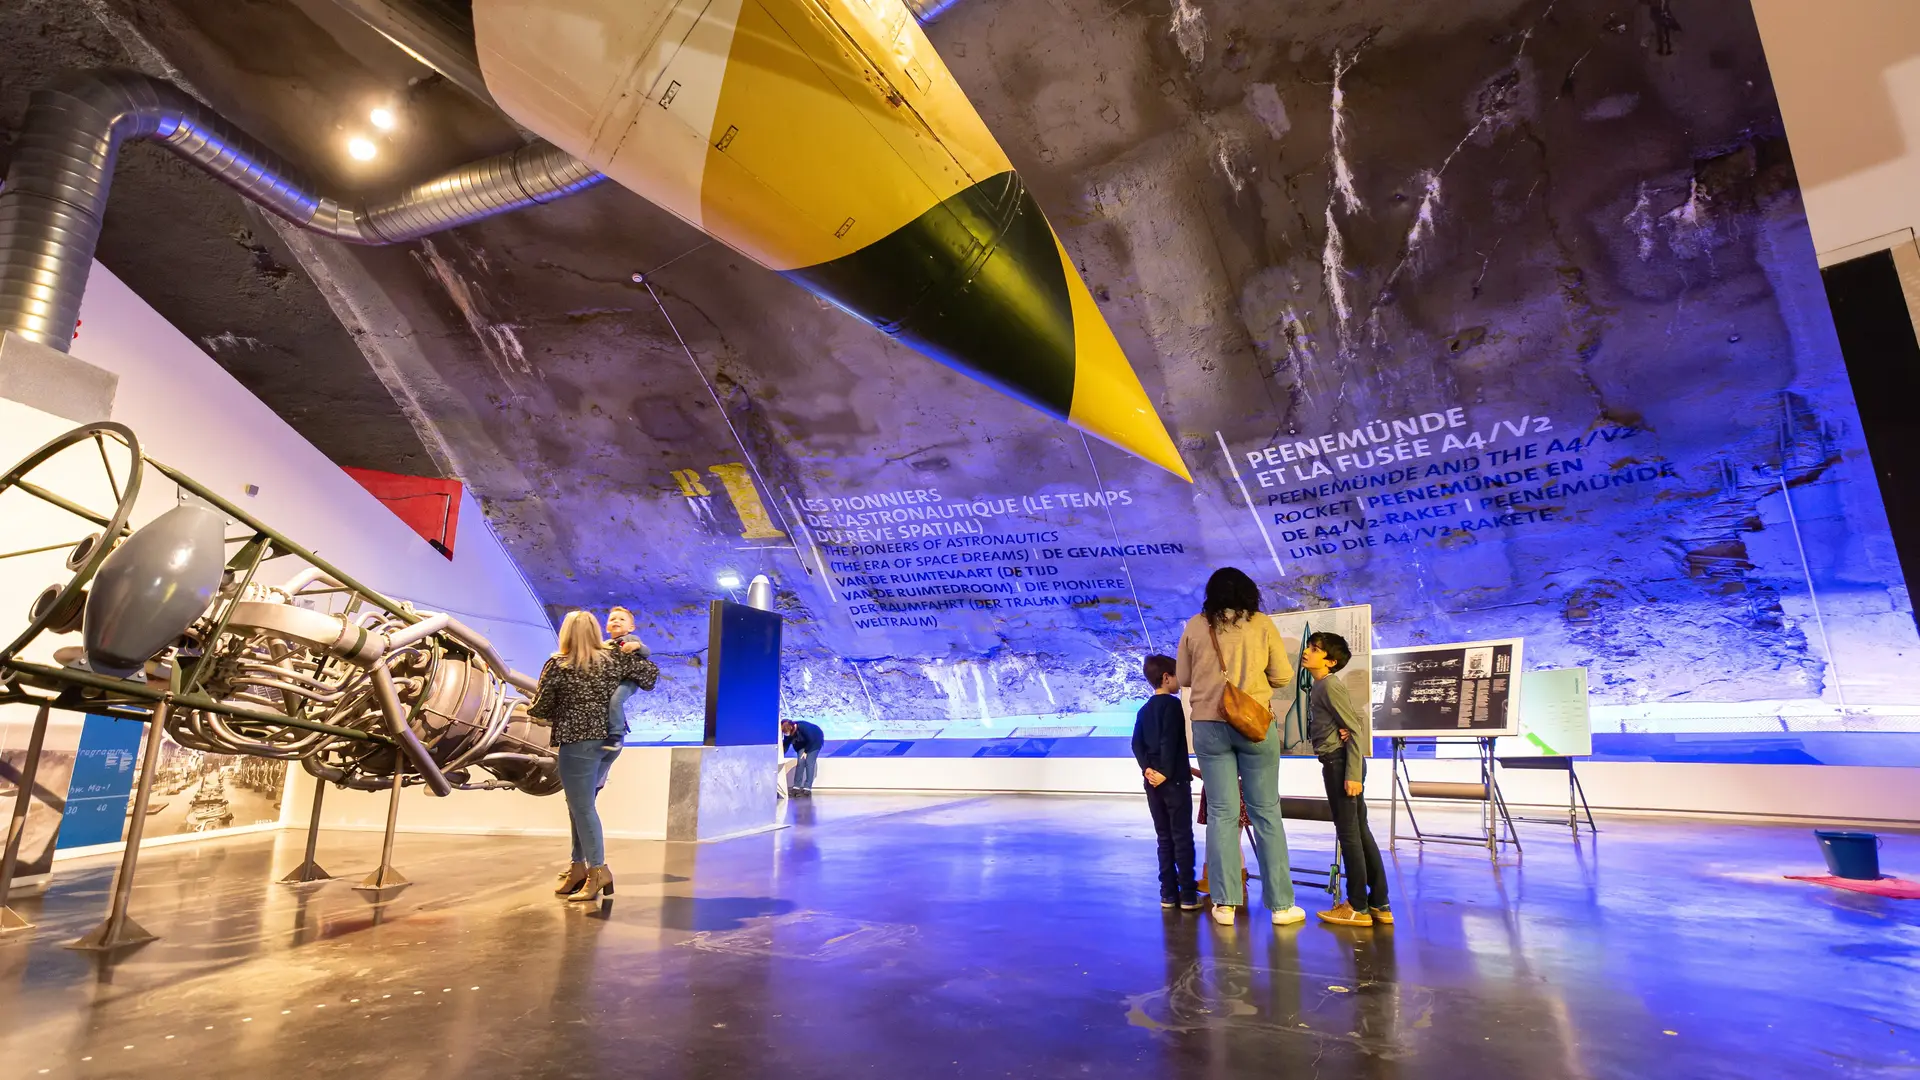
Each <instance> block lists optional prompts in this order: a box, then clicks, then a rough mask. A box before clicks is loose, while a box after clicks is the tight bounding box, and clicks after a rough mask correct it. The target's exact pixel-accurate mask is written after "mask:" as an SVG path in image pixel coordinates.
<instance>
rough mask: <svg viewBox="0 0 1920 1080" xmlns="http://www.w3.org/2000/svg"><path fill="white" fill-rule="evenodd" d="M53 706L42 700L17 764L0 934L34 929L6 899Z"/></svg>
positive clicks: (0, 868)
mask: <svg viewBox="0 0 1920 1080" xmlns="http://www.w3.org/2000/svg"><path fill="white" fill-rule="evenodd" d="M52 708H53V706H52V704H51V703H50V702H45V701H43V702H41V703H40V711H39V712H38V713H37V714H35V716H34V718H33V735H32V736H30V737H29V738H28V740H27V760H26V762H25V763H24V764H22V765H21V767H20V790H19V791H18V792H16V793H15V794H14V797H13V817H12V818H11V819H10V820H9V821H8V822H7V846H6V852H5V854H0V934H10V933H13V932H14V931H16V930H30V929H32V928H33V924H32V923H31V922H28V921H27V918H26V916H24V915H21V914H20V913H19V912H17V911H15V910H13V908H12V907H10V906H8V904H7V900H8V897H9V896H11V895H12V892H13V872H14V870H15V869H17V868H18V867H19V865H20V844H21V841H23V840H24V839H25V838H26V833H27V812H28V811H29V810H30V809H31V808H32V806H33V785H34V781H35V780H37V779H39V776H40V748H41V747H42V746H44V745H45V744H46V741H47V713H48V712H49V711H51V710H52Z"/></svg>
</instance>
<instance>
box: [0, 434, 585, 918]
mask: <svg viewBox="0 0 1920 1080" xmlns="http://www.w3.org/2000/svg"><path fill="white" fill-rule="evenodd" d="M96 455H97V457H98V470H99V471H104V474H105V475H104V483H102V482H101V480H100V479H95V480H94V482H93V483H92V484H91V485H85V484H81V485H75V484H74V483H73V481H74V478H75V476H76V475H78V474H77V472H76V459H78V461H79V462H85V461H86V460H87V459H90V458H93V457H94V456H96ZM149 469H151V470H152V472H154V473H158V474H159V475H160V476H161V477H162V478H164V479H166V480H169V481H172V482H173V484H174V485H176V486H177V488H178V492H179V494H178V498H179V504H178V505H177V506H175V507H174V508H172V509H170V510H168V511H166V512H165V513H162V514H160V515H159V516H158V517H156V518H154V519H153V520H152V521H150V522H148V523H147V524H146V525H144V526H141V527H139V528H137V529H136V528H134V527H132V526H131V525H130V523H129V522H130V518H131V516H132V514H133V511H134V508H135V506H136V504H137V502H138V500H139V499H140V496H141V492H142V481H143V479H145V477H146V475H147V471H148V470H149ZM63 481H64V483H63ZM75 486H80V487H89V488H90V491H74V490H68V491H64V492H63V491H60V490H56V488H57V487H68V488H71V487H75ZM103 492H110V493H111V496H112V497H113V498H115V499H116V502H115V505H114V506H113V508H112V509H111V510H108V511H104V512H102V511H96V510H94V509H90V508H89V505H88V502H87V500H88V499H89V498H91V497H95V496H96V495H97V494H99V493H103ZM0 515H3V516H4V517H5V519H6V520H8V521H9V523H10V524H11V525H13V526H17V531H15V530H14V529H10V532H14V533H15V535H20V536H32V537H36V538H38V537H45V536H48V535H58V534H59V533H60V532H61V531H62V530H63V529H65V530H78V529H83V528H91V529H94V530H95V531H92V532H89V533H87V534H86V535H85V536H83V537H81V538H79V539H77V540H71V541H67V542H64V543H39V544H34V545H33V546H30V547H28V548H25V549H23V550H19V551H14V552H9V553H6V554H5V555H0V558H5V559H20V558H26V557H31V556H40V557H42V560H43V561H44V560H50V559H54V558H55V557H58V556H62V555H64V559H63V560H61V561H62V562H63V567H62V569H63V571H64V573H65V574H66V579H65V580H64V581H63V582H56V583H54V584H51V585H49V586H48V587H47V588H46V589H45V590H44V591H43V592H42V593H41V594H40V595H39V596H38V597H37V598H36V599H35V601H34V603H33V605H32V608H31V610H30V611H29V612H28V621H27V624H26V626H25V628H24V629H22V630H21V631H20V632H19V633H18V634H17V635H15V636H14V637H13V639H12V641H11V642H10V643H9V644H8V645H6V646H5V648H3V649H0V703H24V704H32V705H37V706H39V707H40V712H39V718H38V721H37V725H36V726H37V727H39V728H42V729H44V727H45V724H46V719H47V711H48V710H49V709H63V710H71V711H75V712H84V713H87V714H90V715H95V716H106V717H112V718H115V719H124V720H134V721H141V722H145V723H148V724H151V725H153V728H154V732H150V734H149V737H148V738H147V740H146V741H147V751H146V757H145V761H146V765H145V768H144V770H143V774H142V776H141V778H140V793H139V794H138V795H136V797H135V811H134V813H133V815H132V822H133V824H132V826H131V831H130V833H129V836H128V839H127V846H126V857H125V858H126V861H125V862H124V863H123V869H122V874H121V879H120V884H119V885H117V886H116V888H115V901H114V912H113V914H112V915H110V917H109V919H108V922H107V924H104V925H103V927H102V928H101V929H102V933H101V934H100V935H99V940H98V941H96V942H95V943H94V945H95V946H99V947H105V946H108V945H117V944H124V943H126V941H127V940H128V938H127V933H128V932H127V931H126V930H125V926H126V925H128V924H127V923H126V920H125V895H124V894H125V891H126V887H128V886H130V879H131V872H132V866H133V860H134V858H135V856H136V854H137V850H138V848H139V842H140V827H141V824H142V823H143V822H144V819H145V817H146V814H145V812H144V806H145V803H146V800H147V795H148V793H149V791H150V787H151V783H152V774H153V772H154V765H155V762H156V760H157V749H158V747H159V745H160V739H159V738H157V737H156V734H157V731H159V730H164V731H165V732H166V734H167V735H169V736H170V737H171V738H172V739H173V740H174V741H175V742H176V743H178V744H179V745H180V746H183V747H186V748H188V749H192V750H199V751H203V752H207V753H215V754H243V755H251V756H254V757H264V758H282V759H294V760H298V761H299V762H300V763H301V765H302V767H303V768H305V769H306V770H307V771H308V772H309V773H311V774H312V775H314V776H315V777H318V778H319V779H320V780H321V781H324V782H326V783H332V784H336V785H339V786H341V787H348V788H356V789H360V790H365V791H381V790H391V791H392V792H393V794H394V796H395V801H394V803H392V804H390V806H389V815H388V839H387V843H388V847H387V855H386V857H385V858H383V861H382V866H381V869H380V870H379V871H376V872H375V878H377V879H379V880H378V881H377V882H376V883H375V884H376V885H377V886H378V887H382V888H384V887H389V886H391V885H392V884H397V883H399V882H401V881H403V880H404V879H399V878H398V877H397V875H395V874H394V872H393V871H392V869H391V866H390V865H389V862H390V858H391V844H392V828H393V822H394V817H393V814H394V810H395V807H397V797H398V793H399V790H400V788H401V787H402V786H403V785H420V786H424V787H425V788H427V790H429V791H431V792H432V793H433V794H435V795H440V796H444V795H447V794H449V793H450V792H451V791H453V790H454V789H455V788H459V789H465V790H473V789H514V790H519V791H523V792H526V793H528V794H533V795H551V794H553V793H555V792H557V791H559V790H560V780H559V774H558V770H557V765H556V762H555V757H554V752H553V749H552V747H551V746H550V744H549V739H548V731H547V729H546V728H545V727H544V726H541V725H539V724H536V723H535V722H534V721H532V720H530V719H528V717H527V716H526V704H527V703H526V699H524V698H522V697H521V696H519V694H518V693H517V691H524V692H526V693H528V694H531V693H532V692H533V691H534V689H535V686H536V684H535V681H534V680H533V679H532V678H530V677H528V676H526V675H523V674H521V673H519V672H517V671H514V670H512V669H511V668H510V667H508V666H507V664H506V663H505V662H504V661H503V660H502V659H501V658H500V656H499V654H498V652H496V651H495V649H494V647H493V645H492V644H491V643H490V642H489V641H488V640H487V638H485V637H484V636H482V635H480V634H479V633H477V632H475V631H474V630H472V629H471V628H469V627H467V626H465V625H463V624H462V623H461V622H460V621H459V620H458V619H455V618H453V617H452V616H450V615H447V614H444V613H433V612H424V611H419V610H416V609H415V608H414V607H413V606H412V605H411V604H409V603H407V602H405V601H402V600H395V599H392V598H389V597H387V596H385V595H383V594H381V593H380V592H378V591H376V590H374V589H372V588H369V587H368V586H366V585H363V584H361V583H359V582H358V581H356V580H354V578H352V577H351V576H349V575H348V574H347V573H345V572H344V571H342V570H340V569H339V568H337V567H335V566H333V565H332V564H330V563H328V562H326V561H324V560H322V559H321V558H320V557H319V556H317V555H315V554H313V553H312V552H310V551H308V550H306V549H305V548H303V547H301V546H300V545H299V544H298V543H296V542H294V541H293V540H290V539H288V538H287V537H285V536H283V535H281V534H280V533H278V532H276V531H274V530H273V529H272V528H271V527H269V526H267V525H266V524H264V523H262V522H260V521H259V520H258V519H256V518H254V517H253V516H251V515H249V514H248V513H246V512H245V511H244V510H241V509H240V508H239V507H236V506H234V505H233V504H232V503H230V502H228V501H227V500H225V499H223V498H221V497H220V496H218V495H216V494H215V493H214V492H213V491H212V490H210V489H208V488H207V487H205V486H203V485H201V484H199V483H197V482H195V481H194V480H193V479H192V478H190V477H188V476H185V475H184V474H182V473H180V472H179V471H177V470H175V469H173V468H170V467H169V466H167V465H164V464H162V463H160V462H157V461H153V460H151V459H149V458H147V457H145V456H144V455H142V453H141V451H140V444H139V440H138V439H137V437H136V436H135V435H134V433H133V432H132V431H131V430H130V429H128V428H127V427H126V426H124V425H121V424H116V423H111V422H98V423H93V424H87V425H84V426H81V427H78V428H75V429H73V430H72V431H69V432H67V433H66V434H64V435H62V436H60V437H59V438H56V439H54V440H53V441H52V442H49V443H48V444H47V445H45V446H43V447H41V448H40V449H39V450H37V451H35V452H34V453H33V454H31V455H29V456H28V457H27V458H25V459H24V460H22V461H21V462H20V463H19V464H17V465H15V466H14V467H13V468H12V469H10V470H9V471H7V472H6V473H5V474H4V475H3V476H0ZM229 522H236V523H238V525H239V526H240V530H239V532H238V534H237V535H232V536H229V535H227V533H228V529H229ZM269 576H271V577H273V578H277V579H278V581H279V582H280V583H279V584H268V583H267V581H266V580H265V579H266V578H267V577H269ZM74 634H78V635H79V636H80V638H81V641H82V644H78V645H74V644H68V645H59V644H58V639H60V638H63V637H68V636H71V635H74ZM34 766H35V761H34V756H33V755H29V758H28V761H27V768H28V770H29V772H28V773H27V776H26V780H25V783H24V784H23V786H22V790H25V789H26V788H30V787H31V786H32V773H31V770H32V769H33V768H34ZM317 800H318V795H317V794H316V817H315V825H316V827H317V823H318V816H317V812H318V801H317ZM22 803H24V800H22ZM20 812H23V811H22V810H21V809H20V808H17V809H16V817H18V814H19V813H20ZM9 837H10V839H9V843H8V846H7V850H6V855H5V863H4V865H3V866H0V897H4V896H5V894H6V885H7V882H8V881H9V880H10V878H11V876H12V873H13V869H14V863H15V859H16V855H17V838H18V828H17V822H16V828H15V829H13V830H11V831H10V834H9ZM311 839H312V838H311V836H310V837H309V852H308V857H309V862H311V857H312V851H311ZM370 880H372V879H370ZM136 929H137V928H136ZM88 947H92V946H88Z"/></svg>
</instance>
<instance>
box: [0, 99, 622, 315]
mask: <svg viewBox="0 0 1920 1080" xmlns="http://www.w3.org/2000/svg"><path fill="white" fill-rule="evenodd" d="M130 139H150V140H154V141H157V142H159V143H160V144H161V145H162V146H165V147H166V148H167V149H169V150H171V151H173V152H174V153H175V154H178V155H179V156H180V157H182V158H184V159H186V160H187V161H189V162H191V163H193V164H194V165H197V166H199V167H200V168H201V169H203V170H204V171H206V172H207V173H208V174H209V175H211V176H213V177H214V179H216V180H219V181H220V182H221V183H223V184H226V185H227V186H228V187H231V188H233V189H234V190H235V191H238V192H239V193H240V194H242V195H244V196H246V197H247V198H249V199H251V200H253V201H254V202H256V203H259V204H260V205H261V206H262V207H265V208H266V209H268V210H270V211H272V212H273V213H275V214H278V215H279V216H281V217H283V218H286V219H287V220H288V221H291V222H293V223H294V224H295V225H298V226H300V227H301V228H303V229H309V230H311V231H313V232H318V233H322V234H324V235H327V236H331V237H333V238H335V239H337V240H344V241H347V242H349V243H354V244H393V243H399V242H401V241H404V240H414V239H417V238H419V237H422V236H426V235H428V234H430V233H436V232H440V231H442V230H445V229H451V228H454V227H456V226H460V225H465V224H468V223H470V222H474V221H479V220H480V219H482V218H487V217H492V216H493V215H495V214H500V213H505V212H506V211H509V210H518V209H520V208H522V207H526V206H533V205H536V204H539V203H548V202H552V201H553V200H555V199H558V198H562V197H564V196H567V195H571V194H573V193H574V192H577V191H581V190H584V189H585V188H588V187H591V186H593V185H594V184H597V183H599V182H600V181H601V180H602V179H604V177H602V176H601V175H600V174H599V173H597V172H595V171H594V170H593V169H591V168H589V167H588V166H586V165H584V164H582V163H581V162H579V161H576V160H575V159H573V158H572V157H570V156H569V155H567V154H566V153H565V152H563V151H561V150H560V149H559V148H557V147H555V146H553V145H551V144H549V143H545V142H536V143H533V144H531V145H529V146H525V147H522V148H521V149H519V150H515V151H513V152H511V153H507V154H499V155H496V156H494V157H490V158H485V159H483V160H480V161H476V162H473V163H471V164H468V165H463V166H461V167H460V168H458V169H455V170H453V171H452V172H450V173H447V174H446V175H444V176H441V177H438V178H436V179H433V180H429V181H427V182H426V183H423V184H418V185H415V186H414V187H411V188H408V189H407V190H405V191H403V192H401V193H400V194H398V195H396V196H394V197H393V198H390V199H387V200H385V201H382V202H377V203H358V204H351V205H350V204H346V203H343V202H341V201H340V200H338V199H335V198H333V197H331V196H327V195H323V194H321V193H319V191H317V190H316V188H315V186H314V185H313V184H312V183H310V182H308V181H307V180H306V179H305V178H304V177H302V176H301V175H300V174H299V173H297V172H296V171H295V170H294V169H293V168H292V167H291V166H290V165H289V164H288V163H287V162H286V161H284V160H283V159H282V158H281V157H280V156H279V155H278V154H275V153H274V152H273V151H271V150H268V149H267V148H266V147H265V146H263V145H261V144H260V143H259V142H257V141H256V140H254V139H253V138H252V137H250V136H248V135H247V134H246V133H245V132H243V131H241V130H240V129H239V128H238V127H236V126H234V125H233V124H231V123H229V122H227V121H226V120H225V119H223V118H222V117H220V116H219V115H217V114H215V113H214V112H213V111H212V110H211V109H209V108H207V107H206V106H205V105H202V104H201V103H200V102H198V101H196V100H194V99H193V98H192V97H189V96H188V95H187V94H186V93H184V92H182V91H181V90H180V89H179V88H178V87H176V86H174V85H173V84H172V83H169V82H165V81H163V80H160V79H154V78H150V77H148V76H145V75H140V74H137V73H135V72H128V71H100V72H85V73H80V74H75V75H70V76H67V77H66V78H63V79H61V80H59V81H58V82H56V83H55V84H54V85H52V86H50V87H48V88H47V89H44V90H39V91H36V92H35V93H34V94H33V97H32V99H31V101H30V103H29V105H28V108H27V118H26V123H25V125H24V127H23V128H22V130H21V132H20V136H19V138H18V140H17V141H16V142H15V144H14V157H13V164H12V166H11V167H10V168H9V169H8V170H7V179H6V185H5V186H4V187H0V333H6V332H12V333H16V334H19V335H20V336H22V337H25V338H28V339H30V340H33V341H36V342H39V343H40V344H43V345H48V346H51V347H53V348H55V349H59V350H60V351H62V352H65V351H66V349H67V346H68V345H69V344H70V343H71V342H72V340H73V328H74V320H75V319H77V318H78V317H79V314H80V296H81V293H82V291H83V290H84V289H85V288H86V284H87V273H88V271H89V270H90V269H91V267H92V264H93V252H94V246H95V244H96V243H97V242H98V241H99V238H100V222H101V217H102V215H103V214H104V213H105V210H106V203H107V189H108V187H109V185H111V183H112V181H113V165H114V159H115V158H116V157H117V156H118V154H119V150H120V146H121V144H123V143H125V142H127V141H128V140H130Z"/></svg>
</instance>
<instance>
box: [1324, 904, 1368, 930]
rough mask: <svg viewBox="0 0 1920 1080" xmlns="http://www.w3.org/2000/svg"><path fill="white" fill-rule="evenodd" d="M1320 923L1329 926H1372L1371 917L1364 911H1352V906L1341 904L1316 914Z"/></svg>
mask: <svg viewBox="0 0 1920 1080" xmlns="http://www.w3.org/2000/svg"><path fill="white" fill-rule="evenodd" d="M1318 914H1319V916H1320V921H1321V922H1323V923H1327V924H1328V925H1331V926H1372V925H1373V916H1371V915H1369V914H1367V913H1366V912H1364V911H1355V910H1353V905H1351V904H1347V903H1342V904H1340V905H1339V906H1337V907H1331V908H1328V909H1327V910H1325V911H1322V912H1318Z"/></svg>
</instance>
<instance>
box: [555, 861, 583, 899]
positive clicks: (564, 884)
mask: <svg viewBox="0 0 1920 1080" xmlns="http://www.w3.org/2000/svg"><path fill="white" fill-rule="evenodd" d="M586 880H587V864H586V863H583V862H577V863H574V864H573V865H572V866H569V867H567V868H566V869H565V870H562V871H560V887H559V888H557V889H555V890H553V895H555V896H570V895H572V893H573V891H574V890H575V889H578V888H579V887H580V885H581V883H582V882H584V881H586Z"/></svg>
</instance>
